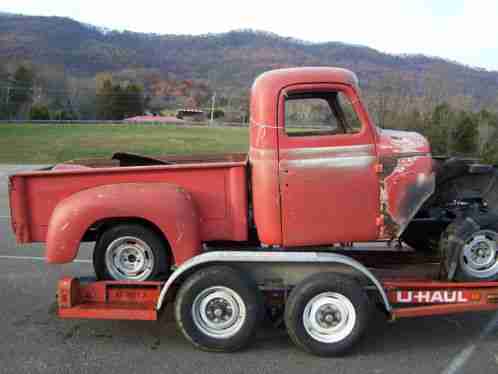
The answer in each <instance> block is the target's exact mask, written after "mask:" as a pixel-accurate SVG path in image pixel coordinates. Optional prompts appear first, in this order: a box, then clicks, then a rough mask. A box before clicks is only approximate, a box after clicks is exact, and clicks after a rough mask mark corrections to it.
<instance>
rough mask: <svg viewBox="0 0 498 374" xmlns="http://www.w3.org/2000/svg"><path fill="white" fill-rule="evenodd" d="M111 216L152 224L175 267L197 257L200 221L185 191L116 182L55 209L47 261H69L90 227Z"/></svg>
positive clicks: (49, 228)
mask: <svg viewBox="0 0 498 374" xmlns="http://www.w3.org/2000/svg"><path fill="white" fill-rule="evenodd" d="M110 218H141V219H144V220H146V221H149V222H150V223H152V224H154V225H155V226H156V227H157V228H158V229H159V230H161V232H162V233H163V234H164V236H165V237H166V238H167V239H168V242H169V244H170V246H171V251H172V254H173V257H174V262H175V264H176V265H180V264H181V263H183V262H184V261H186V260H188V259H189V258H191V257H193V256H195V255H197V254H199V253H200V249H201V241H200V231H199V224H200V220H199V215H198V213H197V209H196V206H195V202H194V201H193V199H192V196H191V195H190V193H189V192H187V191H186V190H184V189H183V188H181V187H178V186H175V185H172V184H167V183H120V184H113V185H105V186H99V187H94V188H90V189H87V190H84V191H81V192H78V193H75V194H74V195H71V196H69V197H68V198H66V199H64V200H62V201H61V202H60V203H59V204H58V205H57V206H56V208H55V209H54V212H53V213H52V216H51V218H50V222H49V226H48V232H47V240H46V241H47V250H46V259H47V262H49V263H54V264H62V263H67V262H71V261H73V260H74V258H75V257H76V255H77V254H78V249H79V246H80V242H81V240H82V238H83V235H84V234H85V232H86V231H87V230H88V228H89V227H90V226H91V225H93V224H94V223H96V222H98V221H101V220H104V219H110Z"/></svg>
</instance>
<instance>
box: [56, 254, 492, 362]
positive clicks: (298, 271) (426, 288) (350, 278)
mask: <svg viewBox="0 0 498 374" xmlns="http://www.w3.org/2000/svg"><path fill="white" fill-rule="evenodd" d="M348 252H350V253H351V252H352V253H351V256H345V255H343V254H324V253H312V252H294V253H292V254H287V253H282V252H260V251H258V252H252V251H244V252H229V253H228V254H227V252H222V253H220V252H209V253H206V254H202V255H199V256H197V257H194V258H192V259H191V260H189V261H187V262H185V263H184V264H183V265H182V266H180V267H179V268H178V269H177V270H175V271H174V272H173V274H172V275H171V277H170V278H169V279H168V280H167V281H166V282H136V281H135V282H134V281H93V280H91V281H86V282H85V281H80V280H78V279H75V278H64V279H62V280H61V281H60V282H59V286H58V306H59V309H58V312H59V316H60V317H61V318H89V319H92V318H94V319H118V320H150V321H155V320H158V318H159V315H160V312H161V311H162V310H163V309H164V308H165V306H166V304H167V303H168V302H171V303H174V309H175V317H176V320H177V323H178V325H179V327H180V329H181V331H182V332H183V334H184V335H185V337H186V338H187V339H189V340H190V341H191V342H193V343H194V344H195V345H196V346H198V347H200V348H202V349H206V350H211V351H220V350H222V351H233V350H237V349H239V348H241V347H242V346H244V345H245V344H247V343H249V337H250V336H252V334H253V333H254V331H255V330H256V328H257V326H258V322H260V320H261V318H264V316H265V314H266V316H267V317H268V315H269V314H270V307H271V308H272V312H273V313H275V310H276V311H277V314H279V312H280V313H282V314H285V322H286V326H287V329H288V331H289V335H290V337H291V338H292V340H293V341H294V342H295V343H296V344H297V345H298V346H300V347H302V348H303V349H305V350H306V351H308V352H310V353H313V354H317V355H325V356H329V355H336V354H341V353H344V352H345V351H347V350H348V349H349V348H351V346H352V345H353V344H354V343H356V342H357V341H358V339H359V338H360V337H361V335H362V334H363V333H364V332H365V331H366V330H367V328H368V320H369V316H370V314H371V312H372V308H373V307H379V308H380V309H381V310H382V311H384V312H385V313H386V316H387V318H389V319H390V320H397V319H399V318H407V317H422V316H434V315H443V314H453V313H462V312H477V311H486V310H488V311H489V310H498V282H490V281H486V282H467V283H457V282H444V281H440V280H438V272H439V269H440V266H439V264H437V263H429V262H421V263H417V264H411V265H406V261H405V260H403V262H402V263H398V264H393V263H392V261H388V262H387V263H383V262H382V259H383V258H386V257H385V256H389V257H390V256H391V255H392V254H390V253H387V252H386V253H383V255H379V254H378V253H376V254H373V255H372V254H364V255H363V258H365V256H367V257H368V256H369V257H370V259H369V260H368V261H370V262H371V263H372V264H373V263H375V264H376V265H375V266H377V267H376V268H369V269H367V268H365V267H363V265H361V264H360V263H359V262H357V261H356V260H355V259H354V258H353V257H355V256H358V252H356V251H354V250H353V251H351V250H350V251H348ZM374 256H375V258H374ZM408 256H410V255H408ZM403 263H405V265H403ZM227 265H228V266H227ZM290 273H293V276H290V275H289V274H290ZM237 274H238V275H239V276H240V278H241V279H243V280H245V281H246V279H253V280H254V279H257V280H259V282H260V283H258V282H256V283H255V284H254V285H253V287H252V291H251V292H247V290H244V287H242V289H240V290H239V289H238V288H237V287H240V285H237V282H236V277H235V281H234V280H233V279H231V278H232V277H233V275H237ZM277 274H280V275H281V277H280V278H279V279H278V280H277V281H276V282H275V281H273V282H272V281H269V280H268V279H266V278H265V276H268V275H273V276H275V275H277ZM282 274H287V277H286V279H287V280H288V281H289V283H290V284H284V283H282V282H281V280H282V278H283V277H282ZM225 275H227V276H226V277H225ZM249 275H250V277H248V276H249ZM199 277H201V278H202V277H204V278H203V279H204V280H205V279H208V280H209V279H210V278H212V279H217V280H216V281H215V282H214V283H212V284H216V286H212V287H208V286H209V284H207V285H206V286H205V287H204V288H201V289H200V290H199V292H198V294H197V296H196V297H203V299H202V301H201V302H199V303H196V302H195V299H194V302H189V301H187V306H188V308H187V309H188V310H187V313H186V314H187V316H185V313H184V311H183V306H184V304H185V303H186V302H185V293H186V292H188V291H191V288H192V287H193V288H196V287H198V286H199V282H198V281H197V282H196V281H195V280H196V279H197V280H198V279H199ZM284 277H285V276H284ZM293 279H296V280H297V279H300V281H298V282H297V284H296V285H295V286H293V285H291V284H293V283H295V282H293V281H292V280H293ZM247 285H249V286H250V285H251V283H250V282H248V283H247V284H246V286H247ZM234 286H235V287H234ZM179 289H180V290H179ZM234 289H235V290H236V292H237V293H236V294H233V295H232V294H231V291H233V290H234ZM249 289H251V288H249ZM206 291H208V292H206ZM251 293H252V295H251ZM310 294H311V295H313V297H311V296H310ZM203 295H204V296H203ZM235 295H238V296H239V297H240V298H239V297H234V296H235ZM254 295H256V296H257V297H254ZM175 299H176V300H175ZM217 300H220V303H217ZM241 305H245V308H241ZM284 310H285V311H284ZM203 311H204V312H203ZM210 312H211V314H210ZM247 313H252V317H253V319H254V320H253V319H251V320H250V321H247V320H246V322H245V324H244V325H241V326H240V327H238V328H239V329H240V331H242V330H243V331H244V339H242V340H241V339H236V340H235V341H234V340H231V339H230V336H228V337H225V336H226V335H227V334H228V335H229V334H230V326H229V324H230V323H232V326H234V328H233V330H236V329H237V321H238V320H240V319H244V318H245V319H248V316H247ZM224 317H226V321H221V322H216V321H217V319H218V318H219V319H220V320H222V319H223V318H224ZM273 317H275V316H273ZM223 322H226V323H227V325H226V326H225V327H223V328H220V327H219V325H220V324H223ZM189 323H191V324H192V325H193V326H195V327H194V329H192V326H190V327H189ZM197 331H201V332H203V333H205V334H206V336H199V335H198V334H196V332H197ZM239 338H240V337H239ZM226 340H228V341H229V343H228V344H227V342H226ZM221 343H224V344H221Z"/></svg>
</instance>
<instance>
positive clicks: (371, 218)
mask: <svg viewBox="0 0 498 374" xmlns="http://www.w3.org/2000/svg"><path fill="white" fill-rule="evenodd" d="M278 128H279V130H278V145H279V171H278V172H279V186H280V197H281V207H282V213H281V214H282V236H283V242H284V245H285V246H301V245H302V246H305V245H324V244H331V243H337V242H349V241H367V240H373V239H376V238H377V231H378V228H377V217H378V216H379V182H378V176H377V172H376V164H377V157H376V148H375V134H374V131H375V130H374V129H373V127H372V125H371V124H370V122H369V120H368V115H367V114H366V112H365V110H364V109H363V107H362V106H361V103H360V101H359V100H358V97H357V95H356V92H355V90H353V89H352V88H351V87H350V86H346V85H340V84H336V85H334V84H312V85H309V84H307V85H296V86H291V87H290V88H287V89H286V90H284V91H283V92H282V93H281V95H280V97H279V108H278Z"/></svg>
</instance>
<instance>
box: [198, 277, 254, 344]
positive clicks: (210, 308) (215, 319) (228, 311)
mask: <svg viewBox="0 0 498 374" xmlns="http://www.w3.org/2000/svg"><path fill="white" fill-rule="evenodd" d="M192 317H193V321H194V324H195V326H196V327H197V328H198V329H199V330H201V331H202V332H203V333H204V334H206V335H208V336H210V337H213V338H223V339H226V338H229V337H231V336H233V335H235V334H236V333H237V332H238V331H239V330H240V329H241V327H242V326H243V324H244V321H245V319H246V306H245V304H244V301H243V300H242V298H241V297H240V296H239V294H238V293H236V292H235V291H234V290H232V289H230V288H227V287H218V286H215V287H209V288H207V289H205V290H203V291H202V292H201V293H199V295H197V297H196V298H195V299H194V302H193V304H192Z"/></svg>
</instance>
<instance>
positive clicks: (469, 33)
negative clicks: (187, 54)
mask: <svg viewBox="0 0 498 374" xmlns="http://www.w3.org/2000/svg"><path fill="white" fill-rule="evenodd" d="M6 3H7V4H5V3H4V4H2V5H0V10H1V11H6V12H12V13H21V14H29V15H46V16H49V15H55V16H65V17H71V18H73V19H76V20H78V21H81V22H86V23H91V24H94V25H97V26H104V27H107V28H111V29H118V30H124V29H127V30H131V31H138V32H154V33H159V34H204V33H218V32H224V31H229V30H234V29H245V28H251V29H257V30H265V31H271V32H274V33H277V34H279V35H282V36H292V37H295V38H299V39H304V40H308V41H315V42H320V41H342V42H346V43H353V44H362V45H367V46H369V47H373V48H375V49H378V50H381V51H384V52H389V53H396V54H399V53H423V54H426V55H431V56H440V57H444V58H447V59H451V60H455V61H458V62H461V63H464V64H466V65H471V66H476V67H483V68H487V69H490V70H498V0H434V1H429V0H419V1H414V0H402V1H401V0H392V1H391V0H374V1H371V0H367V1H359V0H356V1H347V0H342V1H334V0H327V1H323V0H322V1H319V0H314V1H313V0H308V1H298V0H294V1H292V0H286V1H280V0H228V1H225V0H222V1H215V0H212V1H205V0H204V1H203V0H197V1H194V0H178V1H172V0H162V1H152V0H140V1H129V2H127V1H122V0H121V1H119V2H118V1H110V0H99V1H95V0H85V1H83V0H43V1H40V0H15V1H9V2H6Z"/></svg>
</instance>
